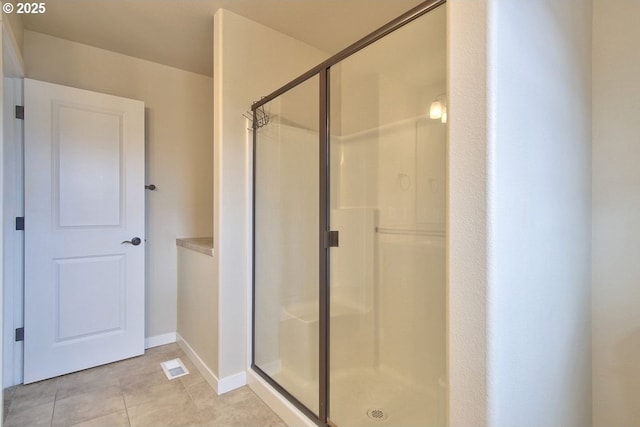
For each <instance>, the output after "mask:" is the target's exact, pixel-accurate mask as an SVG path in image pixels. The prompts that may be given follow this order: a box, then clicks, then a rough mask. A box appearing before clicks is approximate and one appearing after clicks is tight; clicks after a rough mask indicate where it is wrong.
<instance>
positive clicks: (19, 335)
mask: <svg viewBox="0 0 640 427" xmlns="http://www.w3.org/2000/svg"><path fill="white" fill-rule="evenodd" d="M19 341H24V328H16V342H19Z"/></svg>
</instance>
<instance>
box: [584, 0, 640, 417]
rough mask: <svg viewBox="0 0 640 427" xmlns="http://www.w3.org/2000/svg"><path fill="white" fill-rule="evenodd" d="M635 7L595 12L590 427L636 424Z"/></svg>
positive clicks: (638, 55)
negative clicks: (591, 403)
mask: <svg viewBox="0 0 640 427" xmlns="http://www.w3.org/2000/svg"><path fill="white" fill-rule="evenodd" d="M639 16H640V2H638V1H637V0H614V1H606V0H596V1H594V11H593V17H594V19H593V205H592V206H593V258H592V264H593V266H592V274H593V425H594V426H596V427H603V426H614V425H616V426H629V427H632V426H636V427H637V426H640V369H639V368H638V364H639V363H640V309H639V302H640V286H639V283H638V282H639V278H640V264H639V263H638V254H639V253H640V222H639V221H638V212H640V191H639V189H640V169H639V168H638V159H640V121H639V120H638V119H639V117H640V116H639V113H640V79H639V78H638V76H640V50H638V40H639V39H640V27H639V26H638V17H639Z"/></svg>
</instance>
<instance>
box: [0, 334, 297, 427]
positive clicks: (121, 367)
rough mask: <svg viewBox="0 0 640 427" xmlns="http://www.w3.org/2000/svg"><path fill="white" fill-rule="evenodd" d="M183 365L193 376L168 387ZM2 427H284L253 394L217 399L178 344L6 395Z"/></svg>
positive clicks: (231, 394) (15, 389)
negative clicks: (172, 366) (174, 364)
mask: <svg viewBox="0 0 640 427" xmlns="http://www.w3.org/2000/svg"><path fill="white" fill-rule="evenodd" d="M176 357H180V358H181V360H182V361H183V362H184V364H185V366H186V367H187V369H188V370H189V372H190V373H189V375H186V376H183V377H179V378H175V379H173V380H168V379H167V377H166V376H165V374H164V372H163V371H162V368H161V367H160V363H161V362H164V361H166V360H170V359H175V358H176ZM4 400H5V401H4V405H5V406H4V407H5V412H4V413H5V420H4V426H5V427H15V426H21V427H22V426H29V427H38V426H82V427H120V426H131V427H137V426H149V427H161V426H171V427H174V426H176V427H177V426H212V427H222V426H224V427H232V426H238V427H286V424H285V423H284V422H283V421H282V420H281V419H280V418H278V416H277V415H276V414H275V413H273V411H271V409H269V407H267V406H266V405H265V404H264V403H263V402H262V400H260V399H259V398H258V397H257V396H256V395H255V394H254V393H253V392H252V391H251V390H250V389H249V388H248V387H246V386H245V387H242V388H240V389H237V390H234V391H232V392H229V393H225V394H224V395H221V396H217V395H216V393H215V392H214V391H213V389H212V388H211V386H210V385H209V384H208V383H207V382H206V381H205V380H204V378H203V377H202V375H200V373H199V372H198V371H197V369H196V368H195V366H194V365H193V364H192V363H191V361H190V360H189V359H188V358H187V357H186V355H185V354H184V353H183V352H182V350H181V349H180V348H179V347H178V346H177V345H176V344H170V345H165V346H162V347H156V348H152V349H149V350H147V352H146V354H145V355H144V356H140V357H136V358H133V359H128V360H124V361H122V362H117V363H112V364H110V365H105V366H100V367H97V368H93V369H88V370H86V371H82V372H76V373H73V374H69V375H64V376H62V377H58V378H53V379H50V380H46V381H41V382H38V383H34V384H29V385H26V386H23V385H20V386H16V387H12V388H10V389H7V390H5V396H4Z"/></svg>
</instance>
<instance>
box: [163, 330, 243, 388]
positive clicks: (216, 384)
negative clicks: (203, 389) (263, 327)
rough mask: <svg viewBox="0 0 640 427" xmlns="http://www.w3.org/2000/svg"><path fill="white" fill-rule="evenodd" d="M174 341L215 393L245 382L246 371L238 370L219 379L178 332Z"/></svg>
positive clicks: (240, 385)
mask: <svg viewBox="0 0 640 427" xmlns="http://www.w3.org/2000/svg"><path fill="white" fill-rule="evenodd" d="M176 341H177V343H178V345H179V346H180V348H181V349H182V351H184V352H185V354H186V355H187V357H188V358H189V360H191V361H192V362H193V364H194V365H196V368H198V371H200V374H202V376H203V377H204V379H205V380H206V381H207V382H208V383H209V384H210V385H211V387H213V389H214V390H215V391H216V393H218V394H224V393H226V392H228V391H231V390H235V389H237V388H240V387H242V386H244V385H246V384H247V374H246V372H239V373H237V374H234V375H231V376H228V377H224V378H220V379H219V378H218V377H217V376H216V374H214V373H213V371H212V370H211V369H209V367H208V366H207V365H206V364H205V363H204V361H203V360H202V359H201V358H200V356H198V353H196V352H195V350H194V349H193V348H192V347H191V346H190V345H189V343H188V342H187V341H185V340H184V338H182V337H181V336H180V334H177V340H176Z"/></svg>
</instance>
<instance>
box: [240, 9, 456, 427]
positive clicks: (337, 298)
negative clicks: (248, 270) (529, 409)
mask: <svg viewBox="0 0 640 427" xmlns="http://www.w3.org/2000/svg"><path fill="white" fill-rule="evenodd" d="M446 99H447V97H446V5H445V2H444V1H443V0H438V1H428V2H426V3H424V4H422V5H421V6H419V7H417V8H415V9H413V10H411V11H409V12H408V13H407V14H405V15H403V16H401V17H399V18H398V19H396V20H394V21H393V22H391V23H389V24H387V25H386V26H385V27H383V28H381V29H380V30H378V31H376V32H375V33H372V34H371V35H369V36H368V37H366V38H364V39H363V40H361V41H360V42H358V43H356V44H354V45H352V46H351V47H349V48H347V49H346V50H344V51H342V52H341V53H339V54H337V55H336V56H334V57H332V58H330V59H328V60H327V61H325V62H324V63H322V64H320V65H319V66H318V67H316V68H314V69H312V70H310V71H309V72H307V73H305V74H304V75H302V76H300V77H299V78H298V79H296V80H294V81H292V82H291V83H289V84H287V85H286V86H284V87H283V88H281V89H279V90H278V91H276V92H274V93H273V94H271V95H269V96H267V97H265V98H263V99H262V100H260V101H258V102H256V103H254V104H253V107H252V109H253V138H254V139H253V144H254V148H253V149H254V152H253V155H254V157H253V159H254V164H253V167H254V177H253V209H254V215H253V230H254V232H253V349H252V368H253V369H254V370H255V371H256V372H257V373H258V374H259V375H260V376H262V377H263V378H264V379H265V380H266V381H267V382H268V383H269V384H271V385H272V386H273V387H274V388H275V389H276V390H277V391H278V392H279V393H281V394H282V395H283V396H285V397H286V398H287V399H288V400H289V401H291V402H292V403H293V404H294V405H296V406H297V407H298V408H299V409H300V410H301V411H303V412H304V413H305V414H306V415H307V416H309V417H310V418H311V419H313V420H314V421H315V422H316V423H318V424H319V425H332V426H343V427H358V426H374V425H389V426H391V425H393V426H443V425H445V424H446V417H445V412H446V397H447V375H446V334H445V332H446V321H445V309H446V300H445V295H446V293H445V287H446V278H445V273H446V260H445V255H446V247H445V244H446V165H447V158H446V155H447V149H446V126H447V125H446V122H447V108H446Z"/></svg>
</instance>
